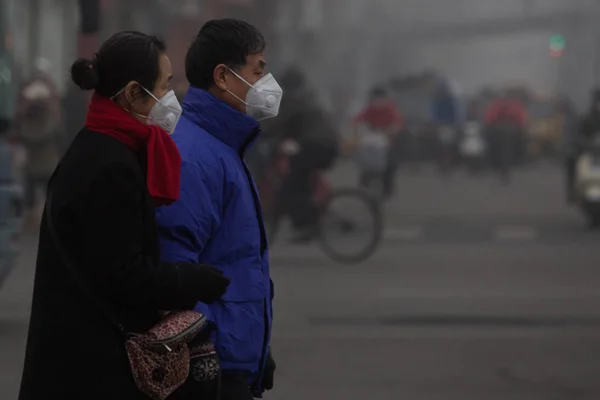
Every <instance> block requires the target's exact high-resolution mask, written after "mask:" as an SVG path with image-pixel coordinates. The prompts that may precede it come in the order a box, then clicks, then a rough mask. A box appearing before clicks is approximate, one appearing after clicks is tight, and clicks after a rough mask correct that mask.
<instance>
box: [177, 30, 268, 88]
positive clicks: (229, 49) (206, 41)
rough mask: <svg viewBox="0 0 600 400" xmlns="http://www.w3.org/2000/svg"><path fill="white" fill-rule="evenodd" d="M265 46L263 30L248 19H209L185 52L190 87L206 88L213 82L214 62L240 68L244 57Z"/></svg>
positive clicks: (256, 52) (244, 62)
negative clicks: (251, 23) (245, 20)
mask: <svg viewBox="0 0 600 400" xmlns="http://www.w3.org/2000/svg"><path fill="white" fill-rule="evenodd" d="M265 47H266V42H265V38H264V37H263V35H262V33H260V31H259V30H258V29H256V28H255V27H254V26H252V25H250V24H249V23H247V22H244V21H240V20H236V19H216V20H212V21H208V22H207V23H206V24H204V26H203V27H202V28H201V29H200V32H198V35H197V36H196V39H195V40H194V42H193V43H192V45H191V46H190V48H189V50H188V52H187V56H186V57H185V75H186V77H187V79H188V81H189V82H190V84H191V85H192V86H196V87H198V88H201V89H208V88H210V87H211V86H212V85H213V84H214V79H213V72H214V70H215V67H216V66H217V65H219V64H225V65H227V66H228V67H229V68H231V69H239V68H241V67H243V66H244V65H246V57H248V56H249V55H252V54H258V53H261V52H263V51H264V50H265Z"/></svg>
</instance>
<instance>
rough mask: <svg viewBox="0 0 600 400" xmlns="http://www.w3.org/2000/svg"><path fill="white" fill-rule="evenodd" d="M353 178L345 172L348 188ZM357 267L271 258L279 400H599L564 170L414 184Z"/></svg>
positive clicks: (11, 311) (27, 283) (17, 326)
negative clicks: (505, 181) (503, 179)
mask: <svg viewBox="0 0 600 400" xmlns="http://www.w3.org/2000/svg"><path fill="white" fill-rule="evenodd" d="M354 174H355V171H353V168H352V167H351V166H349V165H344V166H341V167H340V168H338V169H337V170H336V171H335V172H334V173H332V180H333V181H334V182H335V183H336V186H349V185H352V184H353V182H354V178H355V176H354ZM397 184H398V194H397V197H396V198H395V199H393V200H391V201H390V202H388V203H386V205H385V216H386V218H385V222H386V227H385V234H384V240H383V242H382V244H381V246H380V248H379V249H378V251H377V252H376V254H375V255H374V256H373V257H372V258H371V259H369V260H368V261H366V262H364V263H362V264H358V265H340V264H336V263H334V262H332V261H330V260H328V259H327V257H326V256H325V255H323V254H322V253H321V251H320V250H319V248H318V247H317V246H316V245H307V246H292V245H289V244H287V243H286V241H285V240H281V241H279V242H278V243H276V244H275V245H274V246H273V249H272V251H271V253H272V254H271V255H272V272H273V279H274V281H275V284H276V304H275V328H274V332H273V340H272V345H273V350H274V355H275V358H276V360H277V363H278V371H277V377H276V387H275V389H274V390H273V391H272V393H268V394H267V395H266V396H265V398H266V399H285V400H295V399H307V398H310V399H316V400H320V399H327V400H329V399H332V400H337V399H347V400H353V399H361V400H364V399H373V400H380V399H381V400H387V399H394V400H396V399H415V400H430V399H431V400H433V399H436V400H437V399H440V400H442V399H450V400H453V399H457V400H458V399H460V400H470V399H473V400H475V399H476V400H481V399H486V400H488V399H489V400H495V399H498V400H500V399H503V400H513V399H514V400H517V399H597V398H599V396H600V378H598V377H599V376H600V340H599V339H600V290H599V289H600V272H599V271H598V264H599V263H598V259H600V248H599V246H597V243H600V234H599V233H597V232H593V231H590V230H589V229H587V228H586V226H585V222H584V220H583V218H582V217H581V216H580V215H579V213H578V212H577V210H574V209H570V208H568V207H566V206H565V204H564V196H563V192H562V176H561V174H560V171H559V170H558V169H557V168H555V167H553V166H551V165H541V166H538V167H536V168H530V169H526V170H523V171H520V172H518V173H517V175H516V176H515V178H514V180H513V182H512V183H511V185H508V186H505V185H502V184H501V183H499V182H498V181H497V180H496V179H494V178H493V177H491V176H483V177H471V176H467V175H466V174H463V173H457V174H456V175H454V176H452V177H451V178H450V179H448V180H441V179H439V177H438V176H437V175H436V174H435V173H434V172H433V171H432V170H430V169H427V168H425V169H424V170H423V171H421V173H419V174H418V175H410V174H408V173H404V172H402V173H400V174H399V176H398V179H397ZM34 243H35V241H34V239H29V240H28V241H26V243H24V244H23V255H22V258H21V261H20V264H19V268H18V269H17V270H16V271H15V272H14V273H13V275H12V276H11V277H10V279H9V280H8V282H7V283H6V285H5V286H4V287H3V288H2V289H0V354H1V356H0V399H2V400H4V399H6V400H11V399H16V396H17V393H18V382H19V378H20V370H21V368H22V357H23V354H22V353H23V346H24V340H25V334H26V327H27V313H28V311H29V302H30V291H31V285H32V274H33V263H34V259H35V254H34V253H35V245H34Z"/></svg>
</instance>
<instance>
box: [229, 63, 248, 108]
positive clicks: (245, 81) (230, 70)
mask: <svg viewBox="0 0 600 400" xmlns="http://www.w3.org/2000/svg"><path fill="white" fill-rule="evenodd" d="M226 68H227V69H228V70H229V72H231V73H232V74H234V75H235V76H236V77H237V78H238V79H239V80H240V81H242V82H244V83H245V84H246V85H248V87H250V89H254V85H251V84H250V83H248V81H247V80H245V79H244V78H242V77H241V76H240V75H238V74H237V73H236V72H235V71H234V70H232V69H231V68H229V67H226ZM225 90H226V91H227V93H229V94H230V95H232V96H233V97H235V98H236V99H238V100H239V101H240V102H242V103H243V104H244V105H246V106H249V104H248V103H247V102H246V100H242V99H241V98H240V97H239V96H238V95H237V94H235V93H233V92H232V91H230V90H229V89H225Z"/></svg>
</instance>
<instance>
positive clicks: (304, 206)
mask: <svg viewBox="0 0 600 400" xmlns="http://www.w3.org/2000/svg"><path fill="white" fill-rule="evenodd" d="M279 83H280V85H281V87H282V89H283V91H284V93H285V96H284V97H283V100H282V102H281V107H280V109H279V116H278V117H277V118H276V119H272V120H268V121H265V123H263V124H262V128H263V129H264V131H265V133H266V138H267V140H269V142H270V145H269V147H270V150H271V151H270V157H269V163H268V164H269V165H270V164H271V163H272V161H273V159H274V157H276V156H277V155H279V154H281V152H284V153H285V155H286V156H287V158H288V161H289V171H288V174H287V175H286V176H285V177H284V180H283V182H282V185H281V189H280V193H279V204H280V206H281V211H282V212H283V213H284V214H286V215H288V216H289V217H290V218H291V220H292V226H293V228H294V230H295V236H294V238H293V242H308V241H310V240H312V239H313V237H314V233H315V229H314V228H315V227H316V224H317V222H318V221H317V217H318V213H317V210H316V205H315V204H314V202H313V194H314V193H313V192H314V181H313V177H314V176H315V175H314V174H315V172H318V171H323V170H327V169H330V168H331V167H333V165H334V163H335V160H336V159H337V156H338V135H337V129H335V126H334V124H333V121H332V118H331V116H330V115H328V114H327V112H326V111H325V110H324V108H323V106H322V105H321V103H320V101H319V99H318V98H317V94H316V93H315V92H314V91H313V90H312V88H311V87H310V85H309V83H308V82H307V80H306V77H305V75H304V73H303V72H302V71H300V70H299V69H297V68H289V69H288V70H286V71H285V72H284V73H283V74H281V78H280V80H279Z"/></svg>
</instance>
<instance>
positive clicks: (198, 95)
mask: <svg viewBox="0 0 600 400" xmlns="http://www.w3.org/2000/svg"><path fill="white" fill-rule="evenodd" d="M182 108H183V115H184V116H185V117H186V118H187V119H188V120H190V121H192V122H193V123H195V124H196V125H198V126H200V127H201V128H202V129H204V130H205V131H206V132H208V133H209V134H211V135H212V136H214V137H215V138H217V139H219V140H220V141H222V142H223V143H225V144H226V145H228V146H229V147H232V148H234V149H236V150H238V151H245V150H246V148H247V147H249V146H250V144H251V142H252V141H253V140H254V139H255V138H256V137H257V136H258V133H259V130H260V124H259V123H258V121H256V120H255V119H254V118H252V117H249V116H248V115H246V114H244V113H241V112H239V111H238V110H236V109H234V108H233V107H231V106H230V105H228V104H227V103H225V102H224V101H222V100H220V99H218V98H216V97H215V96H213V95H212V94H210V93H209V92H208V91H206V90H204V89H199V88H197V87H193V86H190V88H189V90H188V91H187V93H186V95H185V97H184V99H183V104H182Z"/></svg>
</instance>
